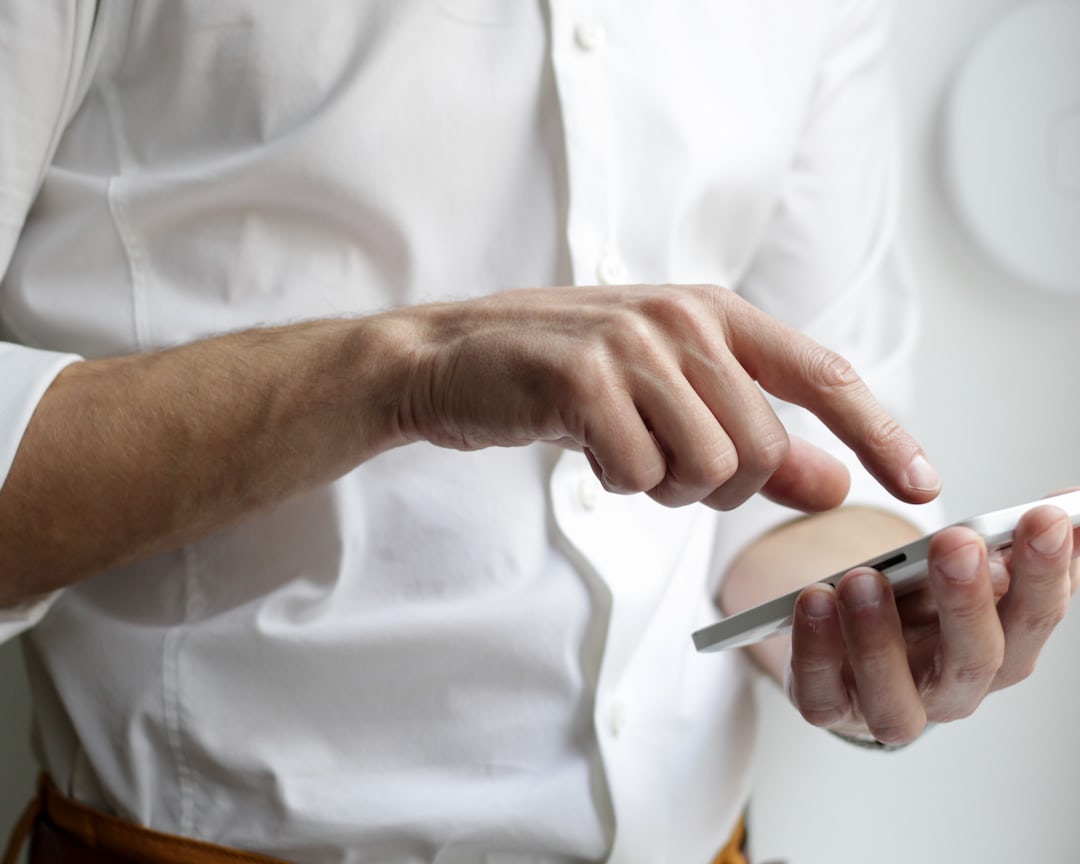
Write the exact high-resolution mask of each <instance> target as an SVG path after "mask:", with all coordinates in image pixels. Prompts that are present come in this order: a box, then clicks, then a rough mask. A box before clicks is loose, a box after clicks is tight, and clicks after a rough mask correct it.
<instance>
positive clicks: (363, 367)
mask: <svg viewBox="0 0 1080 864" xmlns="http://www.w3.org/2000/svg"><path fill="white" fill-rule="evenodd" d="M408 335H409V334H408V333H407V330H406V329H405V328H404V325H399V323H398V322H396V321H395V320H393V319H391V318H389V317H376V318H371V319H357V320H340V321H321V322H312V323H305V324H298V325H294V326H290V327H286V328H278V329H272V330H255V331H249V332H244V333H237V334H232V335H228V336H224V337H219V338H215V339H210V340H206V341H204V342H198V343H194V344H190V345H186V346H183V347H180V348H176V349H171V350H167V351H162V352H157V353H151V354H143V355H134V356H130V357H122V358H114V359H107V360H92V361H86V362H84V363H78V364H75V365H73V366H70V367H68V368H67V369H65V370H64V371H63V372H62V373H61V374H60V375H59V376H58V377H57V379H56V381H55V382H54V383H53V385H52V386H51V387H50V388H49V390H48V391H47V392H46V393H45V395H44V397H43V398H42V400H41V402H40V403H39V405H38V407H37V409H36V411H35V413H34V416H33V418H32V419H31V422H30V424H29V426H28V427H27V430H26V433H25V435H24V437H23V439H22V442H21V443H20V446H19V450H18V452H17V453H16V456H15V459H14V461H13V463H12V466H11V470H10V472H9V475H8V477H7V480H6V482H5V483H4V485H3V487H2V488H0V605H10V604H14V603H17V602H19V601H20V600H22V599H25V598H27V597H29V596H33V595H35V594H40V593H42V592H45V591H49V590H52V589H55V588H58V587H61V586H64V585H67V584H71V583H72V582H75V581H77V580H79V579H81V578H84V577H86V576H89V575H92V574H94V573H97V572H100V571H102V570H105V569H107V568H109V567H112V566H116V565H118V564H121V563H124V562H126V561H129V560H133V559H135V558H138V557H141V556H145V555H148V554H152V553H154V552H157V551H161V550H163V549H166V548H170V547H172V546H176V545H179V544H182V543H184V542H187V541H189V540H191V539H194V538H195V537H198V536H201V535H203V534H206V533H209V532H211V531H213V530H216V529H218V528H220V527H222V526H225V525H228V524H230V523H232V522H235V521H237V520H239V519H242V518H243V517H244V516H246V515H248V514H251V513H253V512H256V511H258V510H261V509H263V508H267V507H270V506H273V505H274V504H275V503H277V502H279V501H281V500H283V499H285V498H287V497H289V496H290V495H293V494H295V493H297V492H299V491H302V490H303V489H306V488H309V487H311V486H313V485H315V484H317V483H320V482H325V481H328V480H331V479H333V478H334V477H336V476H339V475H340V474H342V473H344V472H345V471H347V470H349V469H350V468H351V467H353V466H354V465H356V464H358V463H359V462H362V461H364V460H365V459H367V458H370V457H371V456H373V455H375V454H376V453H378V452H380V451H382V450H385V449H387V448H389V447H392V446H395V445H397V444H400V443H402V442H403V438H402V436H401V434H400V431H399V429H398V427H397V416H398V415H397V404H396V401H397V400H398V399H399V398H400V397H399V394H400V393H401V392H402V391H403V390H404V383H405V381H404V379H405V378H407V376H408V374H409V362H408V353H409V347H410V343H409V338H408Z"/></svg>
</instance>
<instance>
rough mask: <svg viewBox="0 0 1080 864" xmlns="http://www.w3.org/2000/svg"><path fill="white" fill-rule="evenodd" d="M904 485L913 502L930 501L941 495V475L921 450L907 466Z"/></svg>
mask: <svg viewBox="0 0 1080 864" xmlns="http://www.w3.org/2000/svg"><path fill="white" fill-rule="evenodd" d="M904 483H905V485H906V487H907V490H908V492H909V493H910V495H911V496H912V498H913V500H916V501H918V502H920V503H922V502H926V501H932V500H934V499H935V498H937V496H938V495H939V494H941V475H940V474H938V471H937V469H936V468H935V467H934V466H933V465H931V464H930V460H929V459H927V458H926V454H925V453H923V452H922V451H921V450H919V451H917V452H916V453H915V455H914V456H913V457H912V458H911V460H910V461H909V462H908V464H907V469H906V470H905V472H904Z"/></svg>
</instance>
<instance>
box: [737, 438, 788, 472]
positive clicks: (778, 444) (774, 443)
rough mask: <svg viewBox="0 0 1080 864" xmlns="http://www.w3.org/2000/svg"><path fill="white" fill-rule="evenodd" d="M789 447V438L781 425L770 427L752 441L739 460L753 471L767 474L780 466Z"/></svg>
mask: <svg viewBox="0 0 1080 864" xmlns="http://www.w3.org/2000/svg"><path fill="white" fill-rule="evenodd" d="M790 449H791V440H790V439H789V438H788V436H787V433H786V432H785V431H784V430H783V427H779V428H775V429H770V430H768V431H767V432H765V433H764V434H762V435H760V436H759V437H758V438H757V439H756V440H755V441H754V443H753V445H752V446H751V447H750V451H749V453H747V454H745V455H742V456H741V458H740V461H741V463H742V464H743V465H745V466H746V467H747V468H749V469H750V470H752V471H754V472H755V473H758V474H764V475H766V476H768V475H771V474H772V473H773V472H774V471H776V469H777V468H779V467H780V465H781V463H782V462H783V461H784V459H785V458H787V455H788V452H789V451H790Z"/></svg>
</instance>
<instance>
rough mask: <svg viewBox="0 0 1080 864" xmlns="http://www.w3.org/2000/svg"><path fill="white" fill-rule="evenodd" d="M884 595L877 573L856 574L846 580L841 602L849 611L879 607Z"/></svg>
mask: <svg viewBox="0 0 1080 864" xmlns="http://www.w3.org/2000/svg"><path fill="white" fill-rule="evenodd" d="M884 594H885V590H884V589H883V588H882V587H881V577H880V576H879V575H878V574H877V573H856V574H855V575H853V576H849V577H848V578H847V579H845V580H844V581H843V583H842V585H841V588H840V600H841V602H842V603H843V604H844V605H845V606H846V607H847V608H848V609H857V608H859V607H862V606H877V605H878V604H879V603H881V598H882V597H883V596H884Z"/></svg>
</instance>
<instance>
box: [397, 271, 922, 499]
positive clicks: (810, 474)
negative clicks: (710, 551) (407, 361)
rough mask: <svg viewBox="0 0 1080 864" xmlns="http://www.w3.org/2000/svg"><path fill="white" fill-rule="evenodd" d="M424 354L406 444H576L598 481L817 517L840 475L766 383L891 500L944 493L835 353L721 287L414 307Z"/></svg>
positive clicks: (562, 293) (837, 494)
mask: <svg viewBox="0 0 1080 864" xmlns="http://www.w3.org/2000/svg"><path fill="white" fill-rule="evenodd" d="M409 314H410V315H412V316H413V317H412V320H413V321H414V323H415V324H417V325H418V327H419V330H418V333H419V344H420V347H419V348H418V349H417V351H416V352H415V357H416V360H415V363H416V368H415V373H414V375H413V381H412V386H411V387H410V391H409V394H408V396H407V398H406V399H405V400H403V402H402V404H401V406H400V414H401V419H400V426H401V429H402V431H403V433H404V435H405V436H406V437H407V438H410V439H424V440H428V441H431V442H434V443H436V444H439V445H442V446H448V447H456V448H460V449H475V448H480V447H486V446H491V445H517V444H526V443H529V442H532V441H567V440H568V441H569V442H571V443H572V444H573V445H575V446H578V447H581V448H582V449H583V450H584V452H585V454H586V456H587V457H588V459H589V461H590V463H591V465H592V467H593V470H594V471H595V472H596V474H597V476H598V477H599V479H600V481H601V483H602V484H603V485H604V487H605V488H606V489H608V490H610V491H613V492H641V491H644V492H647V493H648V494H649V495H650V496H652V497H653V498H654V499H656V500H657V501H660V502H661V503H663V504H667V505H671V506H676V505H682V504H688V503H691V502H695V501H704V502H705V503H706V504H708V505H710V506H712V507H715V508H718V509H730V508H733V507H736V506H738V505H739V504H740V503H742V502H743V501H745V500H746V499H747V498H749V497H750V496H751V495H753V494H755V493H756V492H758V491H762V492H763V493H764V494H765V495H767V496H769V497H770V498H772V499H774V500H777V501H779V502H781V503H784V504H787V505H789V506H792V507H797V508H801V509H805V510H821V509H827V508H830V507H834V506H836V505H838V504H839V503H840V502H841V501H842V500H843V498H844V496H845V495H846V493H847V488H848V477H847V472H846V470H845V469H844V468H843V467H842V466H841V465H840V464H839V463H838V462H837V461H836V460H834V459H832V458H831V457H829V456H827V455H826V454H825V453H824V452H822V451H820V450H818V449H816V448H813V447H811V446H810V445H808V444H806V443H805V442H802V441H799V440H797V439H790V438H789V436H788V435H787V432H786V430H785V429H784V427H783V426H782V425H781V423H780V422H779V420H778V419H777V418H776V416H775V414H774V413H773V411H772V410H771V408H770V407H769V405H768V403H767V401H766V399H765V398H764V396H763V394H762V392H761V389H760V388H759V386H758V385H759V384H760V386H761V387H762V388H764V389H765V390H767V391H768V392H770V393H772V394H773V395H775V396H777V397H779V398H781V399H784V400H787V401H789V402H794V403H796V404H799V405H802V406H804V407H806V408H808V409H809V410H811V411H813V412H814V413H815V414H817V415H818V416H819V417H820V418H821V419H822V420H823V421H824V422H825V423H826V425H828V426H829V427H830V428H831V429H832V430H833V431H834V432H835V433H836V434H837V435H838V436H839V438H840V439H841V440H843V441H844V442H845V443H846V444H847V445H848V446H850V447H851V448H852V449H853V450H854V451H855V452H856V453H857V454H858V456H859V457H860V458H861V459H862V461H863V463H864V464H865V465H866V466H867V467H868V469H869V470H870V471H871V473H873V474H874V476H875V477H877V479H878V480H879V481H880V482H881V483H882V484H883V485H884V486H885V487H886V488H888V489H889V490H890V491H891V492H892V493H893V494H894V495H896V496H898V497H900V498H902V499H904V500H908V501H917V502H923V501H927V500H930V499H932V498H933V497H934V496H935V495H936V494H937V490H938V487H939V482H938V478H937V475H936V473H935V472H934V470H933V469H932V468H931V467H930V465H929V463H928V462H927V461H926V459H925V457H924V456H923V454H922V451H921V450H920V448H919V446H918V444H917V443H916V442H915V441H914V440H913V439H912V438H911V437H910V436H909V435H908V434H907V433H906V432H905V431H904V430H903V429H902V428H901V427H900V426H899V424H897V423H896V421H895V420H893V419H892V418H891V417H890V416H889V415H888V414H887V413H886V412H885V411H884V410H883V409H882V407H881V406H880V405H879V404H878V403H877V401H876V400H875V399H874V397H873V396H872V395H871V393H870V392H869V390H868V389H867V388H866V385H865V384H864V383H863V382H862V380H861V379H860V378H859V377H858V375H857V374H856V373H855V372H854V370H853V369H852V368H851V366H850V365H849V364H848V363H847V362H846V361H845V360H844V359H843V358H841V357H840V356H838V355H836V354H834V353H832V352H830V351H828V350H826V349H825V348H823V347H821V346H820V345H818V344H816V343H815V342H813V341H812V340H810V339H808V338H807V337H805V336H803V335H801V334H799V333H798V332H796V331H795V330H793V329H792V328H790V327H787V326H785V325H783V324H781V323H780V322H778V321H776V320H774V319H772V318H770V317H768V316H767V315H765V314H764V313H762V312H761V311H759V310H757V309H755V308H754V307H753V306H751V305H750V304H749V303H747V302H746V301H744V300H742V299H741V298H739V297H738V296H737V295H736V294H734V293H732V292H730V291H727V290H724V289H720V288H716V287H714V286H688V287H675V286H660V287H644V286H636V287H622V288H559V289H533V290H519V291H509V292H504V293H501V294H496V295H493V296H490V297H485V298H480V299H476V300H469V301H463V302H460V303H451V304H440V305H434V306H427V307H419V308H414V309H413V310H410V312H409Z"/></svg>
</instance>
